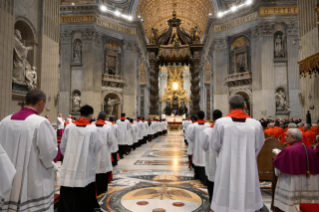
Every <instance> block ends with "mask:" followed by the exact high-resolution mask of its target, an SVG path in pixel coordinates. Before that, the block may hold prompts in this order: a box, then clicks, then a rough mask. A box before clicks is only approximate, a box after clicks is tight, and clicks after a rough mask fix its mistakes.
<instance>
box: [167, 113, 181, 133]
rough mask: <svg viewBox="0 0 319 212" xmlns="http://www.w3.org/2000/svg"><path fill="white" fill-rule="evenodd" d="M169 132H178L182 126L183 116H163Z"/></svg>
mask: <svg viewBox="0 0 319 212" xmlns="http://www.w3.org/2000/svg"><path fill="white" fill-rule="evenodd" d="M165 117H166V122H167V124H168V129H169V130H180V129H181V128H182V124H183V116H174V115H171V116H165Z"/></svg>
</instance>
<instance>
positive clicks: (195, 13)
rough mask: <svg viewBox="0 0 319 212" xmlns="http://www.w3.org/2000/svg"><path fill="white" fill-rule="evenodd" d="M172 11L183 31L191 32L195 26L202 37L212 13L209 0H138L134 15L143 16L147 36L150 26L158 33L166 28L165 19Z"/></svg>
mask: <svg viewBox="0 0 319 212" xmlns="http://www.w3.org/2000/svg"><path fill="white" fill-rule="evenodd" d="M173 11H176V13H177V16H178V18H180V19H181V20H182V25H181V28H182V29H183V30H184V31H185V32H187V33H189V34H191V30H192V28H194V27H195V26H197V27H198V29H199V32H200V37H202V35H203V33H204V31H205V27H206V23H207V20H208V16H209V13H211V14H212V15H213V4H212V1H211V0H140V2H139V4H138V7H137V12H136V16H137V18H138V16H141V18H143V20H144V22H143V25H144V29H145V30H147V37H148V36H149V34H150V32H151V31H152V28H155V29H157V30H158V34H162V33H163V32H165V31H167V30H168V25H167V21H168V20H169V19H171V18H172V12H173Z"/></svg>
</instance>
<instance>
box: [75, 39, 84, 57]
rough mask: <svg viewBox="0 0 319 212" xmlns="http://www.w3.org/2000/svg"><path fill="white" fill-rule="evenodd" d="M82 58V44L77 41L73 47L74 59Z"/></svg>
mask: <svg viewBox="0 0 319 212" xmlns="http://www.w3.org/2000/svg"><path fill="white" fill-rule="evenodd" d="M81 58H82V44H81V42H77V43H76V45H75V48H74V59H77V60H81Z"/></svg>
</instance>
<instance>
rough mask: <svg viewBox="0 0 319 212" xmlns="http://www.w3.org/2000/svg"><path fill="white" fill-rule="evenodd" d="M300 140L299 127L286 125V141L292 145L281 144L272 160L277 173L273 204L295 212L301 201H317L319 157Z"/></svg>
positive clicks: (280, 210) (283, 209)
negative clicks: (290, 127)
mask: <svg viewBox="0 0 319 212" xmlns="http://www.w3.org/2000/svg"><path fill="white" fill-rule="evenodd" d="M301 140H302V132H301V131H300V130H299V129H296V128H295V129H289V130H288V132H287V135H286V141H287V144H289V145H291V146H290V147H288V148H284V149H283V150H282V151H281V152H280V153H279V154H278V155H277V157H276V158H275V160H274V167H275V173H276V175H277V176H278V182H277V186H276V190H275V200H274V206H275V207H277V209H279V210H277V211H279V212H282V211H285V212H298V211H299V210H297V208H298V206H299V204H300V203H318V197H319V184H318V182H319V160H318V158H317V156H316V154H315V152H314V151H313V150H312V149H311V148H310V147H308V146H306V145H305V144H303V143H302V141H301Z"/></svg>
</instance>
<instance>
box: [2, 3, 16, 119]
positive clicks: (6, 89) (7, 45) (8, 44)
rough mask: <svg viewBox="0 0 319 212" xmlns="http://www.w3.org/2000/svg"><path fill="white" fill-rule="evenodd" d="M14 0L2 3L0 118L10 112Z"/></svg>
mask: <svg viewBox="0 0 319 212" xmlns="http://www.w3.org/2000/svg"><path fill="white" fill-rule="evenodd" d="M14 5H15V1H14V0H4V1H1V3H0V85H1V86H0V88H1V89H0V120H1V119H3V118H4V117H6V116H7V115H9V114H10V108H11V99H12V67H13V45H14V44H13V38H14V20H15V18H14V17H15V13H14Z"/></svg>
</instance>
